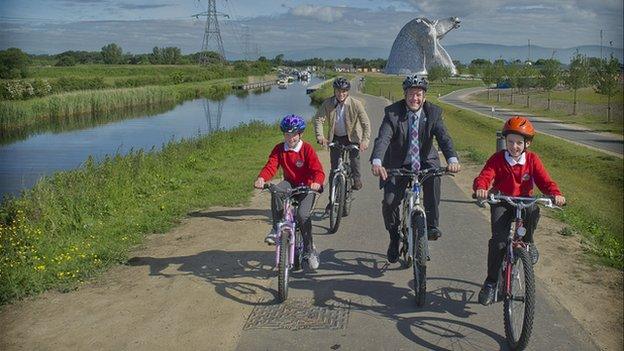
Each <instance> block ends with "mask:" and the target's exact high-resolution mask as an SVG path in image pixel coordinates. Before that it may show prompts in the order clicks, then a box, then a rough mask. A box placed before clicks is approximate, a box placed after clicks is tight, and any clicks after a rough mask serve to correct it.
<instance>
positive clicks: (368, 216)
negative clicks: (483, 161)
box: [237, 94, 598, 350]
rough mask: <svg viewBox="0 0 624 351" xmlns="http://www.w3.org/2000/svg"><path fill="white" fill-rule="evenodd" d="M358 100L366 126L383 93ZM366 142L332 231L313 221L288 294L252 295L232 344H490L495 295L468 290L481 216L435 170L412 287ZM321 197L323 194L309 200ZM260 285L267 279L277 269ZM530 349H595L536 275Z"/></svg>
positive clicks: (476, 266)
mask: <svg viewBox="0 0 624 351" xmlns="http://www.w3.org/2000/svg"><path fill="white" fill-rule="evenodd" d="M354 95H355V96H357V97H359V98H361V99H362V100H364V101H365V103H366V109H367V112H368V114H369V116H370V118H371V122H372V124H373V135H376V134H377V130H378V127H379V124H380V121H381V117H382V116H383V114H382V112H383V107H384V106H385V105H386V104H387V100H385V99H381V98H378V97H372V96H368V95H359V94H354ZM369 156H370V149H369V150H367V151H365V152H364V153H363V155H362V168H363V172H362V173H363V176H364V177H363V182H364V188H363V190H362V191H360V192H357V193H356V196H357V199H356V200H355V201H354V203H353V207H352V212H351V215H350V216H348V217H345V218H343V222H342V224H341V225H340V229H339V230H338V232H337V233H336V234H327V226H328V220H327V219H323V220H317V221H315V222H314V229H313V231H314V233H315V241H316V244H317V247H318V249H319V251H320V258H321V264H320V267H319V269H318V270H317V271H316V272H309V271H306V272H303V273H294V274H293V279H292V280H291V285H290V286H291V288H290V296H289V299H288V301H286V302H285V303H283V304H281V305H278V304H276V303H275V301H274V300H271V299H266V298H265V299H260V300H259V301H257V302H256V303H255V306H254V307H253V309H252V311H251V313H250V315H249V317H248V318H247V320H246V323H245V326H244V328H243V331H242V332H241V334H240V339H239V342H238V346H237V349H238V350H292V349H297V350H330V349H331V350H500V349H503V350H504V349H507V347H506V345H505V339H504V327H503V313H502V312H503V310H502V303H498V304H495V305H493V306H489V307H484V306H481V305H479V304H478V302H477V295H478V291H479V289H480V285H481V283H482V281H483V279H484V274H485V259H486V247H487V240H488V238H489V236H488V235H489V234H488V233H489V223H488V222H487V220H486V218H484V217H483V215H482V214H481V213H480V212H479V209H478V208H477V207H476V206H475V204H474V203H473V201H472V200H471V199H470V198H469V197H468V195H467V194H466V193H465V192H463V191H462V189H460V188H459V187H458V186H457V185H456V184H455V183H454V182H453V181H452V179H451V178H450V177H444V179H443V186H442V203H441V229H442V231H443V233H444V236H443V237H442V238H441V239H440V240H439V241H437V242H434V243H432V244H431V245H430V251H431V254H432V259H431V261H430V263H429V265H428V292H429V294H428V297H427V304H426V305H425V306H424V307H422V308H419V307H417V306H416V305H415V303H414V300H413V293H412V285H411V284H412V281H413V278H412V270H411V269H402V268H401V267H400V266H399V264H390V265H388V264H387V263H386V256H385V253H386V248H387V244H388V235H387V232H386V231H385V230H384V226H383V221H382V217H381V203H380V202H381V197H382V192H381V190H379V188H378V181H377V179H376V178H375V177H373V175H372V174H371V173H370V170H369V167H368V162H367V161H366V160H368V158H369ZM326 203H327V197H326V195H323V196H322V198H321V200H320V201H319V202H318V204H317V208H323V207H324V206H325V204H326ZM270 288H272V289H277V278H273V279H272V282H271V284H270ZM529 349H530V350H597V349H598V348H597V346H596V345H595V344H594V343H593V342H592V341H591V340H590V337H589V335H588V333H587V332H585V331H584V330H583V329H582V328H581V327H580V325H579V324H578V323H577V322H576V321H575V320H574V319H573V317H572V316H571V315H570V313H569V312H568V311H567V310H565V309H564V308H563V307H562V306H561V305H560V304H559V303H558V302H557V301H556V300H555V298H554V297H552V296H550V295H548V293H546V292H545V289H544V283H543V282H542V281H540V280H539V279H538V280H537V306H536V317H535V323H534V328H533V334H532V337H531V342H530V347H529Z"/></svg>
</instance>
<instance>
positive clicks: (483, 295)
mask: <svg viewBox="0 0 624 351" xmlns="http://www.w3.org/2000/svg"><path fill="white" fill-rule="evenodd" d="M495 293H496V284H494V283H490V282H487V281H486V282H485V283H483V287H482V288H481V291H479V303H480V304H482V305H483V306H488V305H491V304H492V302H494V297H495V296H494V294H495Z"/></svg>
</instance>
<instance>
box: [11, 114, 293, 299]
mask: <svg viewBox="0 0 624 351" xmlns="http://www.w3.org/2000/svg"><path fill="white" fill-rule="evenodd" d="M280 140H281V135H280V134H279V133H278V132H276V128H275V126H268V125H265V124H262V123H259V122H253V123H250V124H247V125H241V126H240V127H238V128H236V129H234V130H231V131H226V132H217V133H215V134H212V135H209V136H205V137H201V138H198V139H192V140H186V141H181V142H176V143H170V144H168V145H164V146H163V149H162V150H160V151H157V150H151V151H148V152H143V151H136V152H132V153H130V154H128V155H125V156H121V155H117V156H111V157H108V158H106V159H105V160H103V161H102V162H99V163H96V162H94V161H93V160H88V161H86V162H85V163H84V165H83V166H82V167H81V168H79V169H77V170H73V171H70V172H61V173H57V174H55V175H53V176H50V177H47V178H44V179H42V180H41V181H40V182H38V183H37V184H36V185H35V187H34V188H33V189H31V190H28V191H26V192H24V193H23V194H22V196H21V197H19V198H14V199H8V200H7V201H5V202H4V203H3V204H2V205H1V206H0V257H1V259H0V304H6V303H8V302H10V301H12V300H14V299H17V298H21V297H24V296H27V295H32V294H36V293H39V292H42V291H45V290H47V289H50V288H59V289H61V290H68V289H73V288H75V287H77V286H79V284H80V283H81V282H83V281H85V280H86V279H88V278H90V277H92V276H94V275H95V274H97V273H98V272H100V271H102V270H104V269H105V268H107V267H109V266H110V265H112V264H115V263H119V262H124V261H125V260H126V258H127V256H126V255H127V253H128V251H129V250H130V249H131V247H133V246H134V245H135V244H137V243H139V242H140V241H141V240H142V238H143V236H144V235H145V234H149V233H162V232H165V231H166V230H167V229H169V228H171V227H172V226H174V225H175V224H176V223H178V222H179V219H180V218H182V217H184V216H185V215H186V214H187V213H188V212H189V211H191V210H193V209H201V208H206V207H209V206H214V205H225V206H227V205H237V204H241V203H246V202H247V201H248V200H249V199H250V197H251V194H252V186H251V184H252V183H253V180H254V179H255V177H256V175H257V172H258V171H259V169H260V168H261V167H262V166H263V165H264V163H265V162H266V157H267V155H268V154H269V152H270V150H271V148H272V147H273V145H275V144H276V143H277V142H279V141H280Z"/></svg>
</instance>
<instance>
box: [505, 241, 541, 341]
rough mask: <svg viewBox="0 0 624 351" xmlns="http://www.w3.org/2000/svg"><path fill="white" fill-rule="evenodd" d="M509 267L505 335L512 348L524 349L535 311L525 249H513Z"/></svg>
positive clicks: (531, 275)
mask: <svg viewBox="0 0 624 351" xmlns="http://www.w3.org/2000/svg"><path fill="white" fill-rule="evenodd" d="M513 252H514V259H515V262H514V263H513V264H512V265H511V266H510V267H508V269H511V281H510V284H511V296H505V303H504V315H505V336H506V337H507V343H508V344H509V347H510V348H511V349H512V350H524V348H525V347H526V346H527V344H528V343H529V338H530V337H531V330H532V329H533V314H534V312H535V310H534V309H535V277H534V275H533V265H532V264H531V259H530V258H529V254H528V253H527V251H526V250H525V249H522V248H516V249H514V251H513Z"/></svg>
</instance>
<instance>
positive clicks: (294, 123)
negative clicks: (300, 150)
mask: <svg viewBox="0 0 624 351" xmlns="http://www.w3.org/2000/svg"><path fill="white" fill-rule="evenodd" d="M305 127H306V123H305V120H304V119H303V117H301V116H297V115H287V116H285V117H284V118H282V121H281V122H280V129H281V130H282V132H284V133H303V131H304V130H305Z"/></svg>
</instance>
